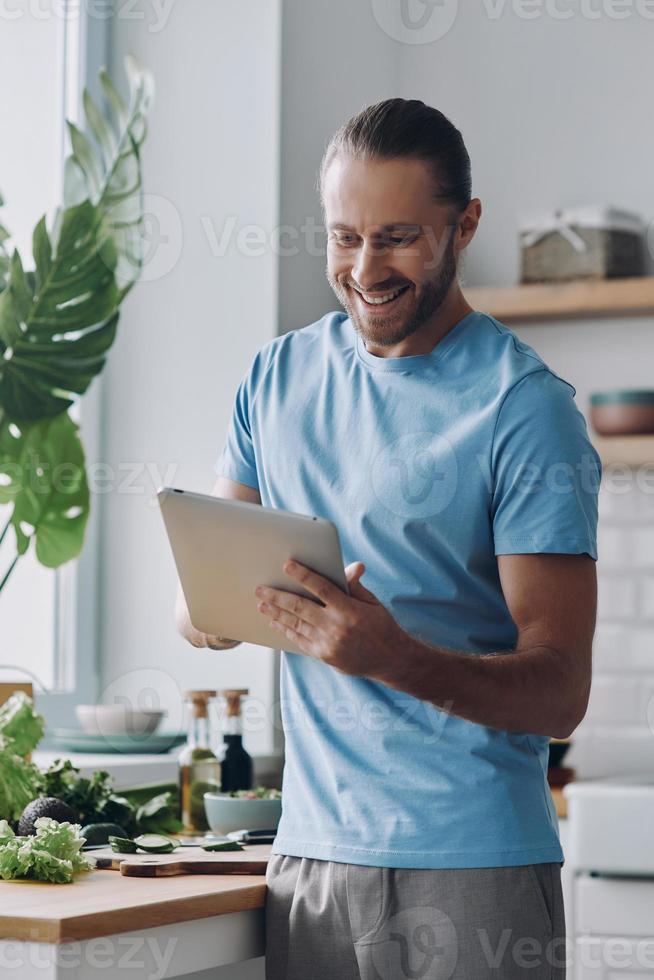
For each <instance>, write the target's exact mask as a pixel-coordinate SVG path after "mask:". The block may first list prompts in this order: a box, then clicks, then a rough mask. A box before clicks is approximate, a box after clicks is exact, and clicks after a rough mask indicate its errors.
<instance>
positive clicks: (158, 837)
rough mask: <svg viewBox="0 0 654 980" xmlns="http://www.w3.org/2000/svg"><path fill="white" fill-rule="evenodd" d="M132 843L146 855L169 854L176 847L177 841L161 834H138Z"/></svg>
mask: <svg viewBox="0 0 654 980" xmlns="http://www.w3.org/2000/svg"><path fill="white" fill-rule="evenodd" d="M134 843H135V844H136V846H137V847H139V848H140V849H141V850H142V851H147V852H148V854H170V852H171V851H174V850H175V848H176V847H178V844H177V841H174V840H173V839H172V837H166V836H164V835H163V834H140V835H139V836H138V837H135V838H134Z"/></svg>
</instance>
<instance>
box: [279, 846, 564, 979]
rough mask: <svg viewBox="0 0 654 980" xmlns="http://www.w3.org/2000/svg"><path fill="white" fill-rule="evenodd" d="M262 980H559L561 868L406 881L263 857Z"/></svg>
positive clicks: (400, 873)
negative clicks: (267, 860) (265, 866)
mask: <svg viewBox="0 0 654 980" xmlns="http://www.w3.org/2000/svg"><path fill="white" fill-rule="evenodd" d="M266 881H267V884H268V899H267V904H266V937H267V939H266V943H267V946H266V980H408V978H411V980H450V978H454V980H459V978H460V980H487V978H491V977H493V978H500V977H501V978H502V980H514V978H518V977H519V978H524V977H529V978H531V980H546V978H547V980H563V978H564V977H565V963H566V945H565V919H564V914H563V895H562V891H561V866H560V865H559V864H558V863H556V864H527V865H520V866H518V867H509V868H462V869H444V870H434V871H431V870H430V871H417V870H407V869H403V868H369V867H363V866H361V865H354V864H337V863H334V862H332V861H317V860H313V859H309V858H295V857H284V856H282V855H273V857H272V858H271V860H270V863H269V865H268V872H267V875H266Z"/></svg>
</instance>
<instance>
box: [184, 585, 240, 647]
mask: <svg viewBox="0 0 654 980" xmlns="http://www.w3.org/2000/svg"><path fill="white" fill-rule="evenodd" d="M175 625H176V626H177V631H178V632H179V633H180V634H181V635H182V636H183V637H184V639H185V640H187V641H188V642H189V643H190V644H191V646H193V647H197V648H198V649H200V650H203V649H207V648H208V649H209V650H231V649H232V648H233V647H236V646H238V645H239V643H240V642H241V641H240V640H228V639H227V638H226V637H222V636H211V635H210V634H209V633H201V632H200V630H196V628H195V626H194V625H193V623H192V622H191V617H190V616H189V614H188V606H187V605H186V600H185V598H184V593H183V592H182V590H181V588H178V589H177V599H176V600H175Z"/></svg>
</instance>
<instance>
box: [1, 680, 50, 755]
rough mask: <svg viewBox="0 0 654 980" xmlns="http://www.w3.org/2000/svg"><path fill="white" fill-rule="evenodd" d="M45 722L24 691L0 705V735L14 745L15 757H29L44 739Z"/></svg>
mask: <svg viewBox="0 0 654 980" xmlns="http://www.w3.org/2000/svg"><path fill="white" fill-rule="evenodd" d="M44 728H45V721H44V719H43V716H42V715H39V714H37V713H36V712H35V711H34V704H33V702H32V699H31V698H30V697H28V696H27V694H25V692H24V691H14V693H13V694H12V695H11V697H10V698H8V699H7V700H6V701H5V702H4V704H2V705H0V735H2V737H3V738H5V739H6V740H7V741H8V742H11V743H12V751H13V752H14V754H15V755H27V753H28V752H31V751H32V749H35V748H36V746H37V745H38V743H39V742H40V741H41V739H42V738H43V731H44Z"/></svg>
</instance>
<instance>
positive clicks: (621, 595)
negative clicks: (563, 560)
mask: <svg viewBox="0 0 654 980" xmlns="http://www.w3.org/2000/svg"><path fill="white" fill-rule="evenodd" d="M653 477H654V468H652V467H649V468H647V469H646V470H645V469H642V468H641V470H640V471H635V470H634V471H631V472H630V473H629V474H625V472H624V471H620V473H619V475H618V477H617V478H616V477H615V474H614V472H613V471H611V470H610V469H608V470H607V468H605V479H604V481H603V483H602V488H601V490H600V497H599V513H600V522H599V531H598V553H599V561H598V563H597V575H598V615H597V631H596V634H595V643H594V648H593V686H592V690H591V696H590V702H589V705H588V712H587V714H586V717H585V718H584V720H583V722H582V723H581V725H580V726H579V728H578V729H577V731H576V732H575V733H574V735H573V739H572V741H573V745H572V748H571V749H570V751H569V753H568V755H567V756H566V759H565V765H571V766H574V767H575V769H576V770H577V776H578V777H579V778H583V779H590V778H595V777H601V776H613V775H620V774H634V773H642V774H649V775H650V776H651V777H652V778H654V479H653Z"/></svg>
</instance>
